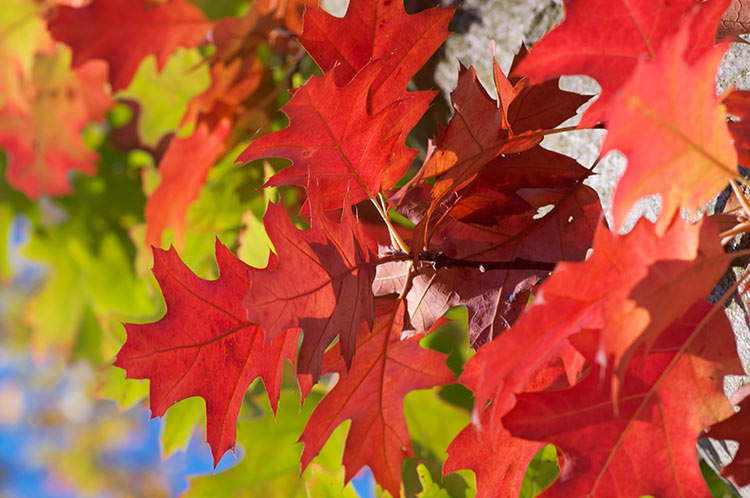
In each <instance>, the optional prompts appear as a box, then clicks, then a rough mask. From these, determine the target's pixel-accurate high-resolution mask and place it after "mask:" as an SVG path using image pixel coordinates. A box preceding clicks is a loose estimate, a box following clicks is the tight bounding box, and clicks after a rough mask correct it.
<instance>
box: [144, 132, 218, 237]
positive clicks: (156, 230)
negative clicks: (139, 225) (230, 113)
mask: <svg viewBox="0 0 750 498" xmlns="http://www.w3.org/2000/svg"><path fill="white" fill-rule="evenodd" d="M229 128H230V127H229V123H228V122H227V121H221V122H220V123H219V125H218V126H217V127H216V129H215V130H214V131H213V132H212V133H211V134H210V135H209V131H208V127H207V126H206V125H205V124H201V125H200V126H198V129H197V130H195V133H193V134H192V135H190V136H189V137H187V138H175V139H173V140H172V141H171V142H170V144H169V147H168V148H167V151H166V152H165V153H164V156H163V157H162V160H161V162H160V163H159V173H160V174H161V183H160V184H159V186H158V187H157V188H156V190H155V191H154V193H153V194H151V196H150V197H149V198H148V201H147V202H146V213H145V218H146V244H148V245H153V246H156V247H160V246H161V238H162V237H161V236H162V232H163V231H164V230H165V229H167V228H172V229H173V230H174V234H175V240H176V243H177V246H178V247H182V243H183V240H184V236H185V215H186V214H187V210H188V207H189V206H190V203H191V202H193V201H194V200H195V199H196V198H197V197H198V193H199V192H200V188H201V186H203V182H204V181H205V179H206V175H207V174H208V171H209V170H210V169H211V167H212V166H213V165H214V164H215V162H216V160H217V159H218V158H219V156H221V154H222V153H223V152H224V139H225V138H226V136H227V134H228V133H229Z"/></svg>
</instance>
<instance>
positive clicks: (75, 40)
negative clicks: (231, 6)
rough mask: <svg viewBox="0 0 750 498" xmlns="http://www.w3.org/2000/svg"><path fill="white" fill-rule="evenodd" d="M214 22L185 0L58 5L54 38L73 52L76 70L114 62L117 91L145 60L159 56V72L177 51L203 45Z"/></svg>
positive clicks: (52, 27) (111, 71) (111, 75)
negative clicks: (100, 61) (92, 62)
mask: <svg viewBox="0 0 750 498" xmlns="http://www.w3.org/2000/svg"><path fill="white" fill-rule="evenodd" d="M212 26H213V22H211V21H209V20H208V19H206V16H204V15H203V12H201V10H200V9H199V8H198V7H196V6H194V5H193V4H191V3H190V2H188V1H186V0H169V1H166V2H163V3H159V4H157V5H155V6H154V5H152V3H151V2H149V1H148V0H94V1H93V2H91V3H90V4H88V5H87V6H85V7H81V8H73V7H67V6H57V7H56V8H55V10H54V13H53V15H52V20H51V21H50V22H49V31H50V33H51V34H52V36H53V37H54V38H55V39H56V40H58V41H61V42H63V43H66V44H67V45H69V46H70V47H72V48H73V67H77V66H79V65H81V64H83V63H84V62H86V61H88V60H91V59H103V60H105V61H107V63H108V64H109V81H110V83H111V84H112V90H113V91H117V90H121V89H123V88H126V87H127V86H128V85H129V84H130V82H131V81H132V79H133V76H135V73H136V71H137V70H138V66H139V65H140V64H141V61H142V60H143V59H144V58H146V56H148V55H152V54H153V55H155V56H156V64H157V67H158V68H159V69H162V68H163V67H164V64H166V62H167V58H169V56H170V55H171V54H172V53H173V52H174V51H175V49H176V48H177V47H194V46H196V45H198V43H200V42H201V41H202V40H203V39H204V37H205V35H206V33H208V31H209V30H210V29H211V27H212Z"/></svg>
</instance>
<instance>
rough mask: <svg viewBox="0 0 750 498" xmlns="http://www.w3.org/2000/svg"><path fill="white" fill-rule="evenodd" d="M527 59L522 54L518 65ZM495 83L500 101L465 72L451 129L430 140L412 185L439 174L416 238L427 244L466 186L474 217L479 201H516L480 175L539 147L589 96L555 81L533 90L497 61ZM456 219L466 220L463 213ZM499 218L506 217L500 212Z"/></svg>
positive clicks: (465, 202) (455, 93)
mask: <svg viewBox="0 0 750 498" xmlns="http://www.w3.org/2000/svg"><path fill="white" fill-rule="evenodd" d="M524 57H525V52H524V51H523V50H522V51H520V52H519V54H518V55H517V56H516V59H515V61H514V65H516V64H518V63H519V61H521V60H522V59H523V58H524ZM494 78H495V86H496V89H497V100H493V99H492V98H491V97H490V96H489V95H488V94H487V92H486V91H485V90H484V87H483V86H482V84H481V83H480V82H479V80H478V79H477V77H476V74H475V72H474V69H473V68H470V69H469V70H466V69H464V68H461V71H460V74H459V80H458V85H457V86H456V89H455V90H454V91H453V93H452V94H451V100H452V102H453V108H454V111H455V112H454V115H453V117H452V118H451V121H450V122H449V124H448V126H447V127H446V128H445V129H444V130H442V131H441V132H440V133H439V135H438V136H437V137H436V138H435V139H434V140H433V141H431V143H430V146H429V147H428V153H427V158H426V160H425V163H424V165H423V167H422V169H421V171H420V173H419V174H418V175H417V177H415V180H413V181H412V182H411V183H415V182H416V180H418V179H420V178H422V177H429V176H435V175H439V176H438V178H437V180H436V182H435V185H434V187H433V189H432V196H433V198H434V200H433V201H432V203H431V205H430V207H429V209H428V210H427V216H425V217H424V219H423V220H422V221H421V223H419V224H418V226H417V230H416V232H417V236H416V238H417V239H418V240H419V238H420V237H421V238H422V240H423V245H425V244H426V243H427V242H429V240H427V239H428V238H429V237H427V238H425V236H428V234H429V232H428V228H430V230H434V227H429V223H430V221H431V219H432V217H433V215H434V214H435V213H436V212H438V211H441V209H442V208H443V207H444V206H442V205H443V204H444V202H445V201H446V199H447V198H448V197H449V195H450V194H452V193H454V192H455V191H457V190H460V189H462V188H463V187H465V186H466V185H470V186H471V187H472V190H470V192H471V196H472V199H463V197H464V196H465V195H466V193H467V192H466V191H465V192H463V193H461V194H460V198H461V199H462V203H463V206H464V207H469V211H470V212H478V211H481V210H482V209H481V207H480V206H479V205H472V204H474V203H476V201H479V204H484V205H485V208H488V207H489V208H491V207H493V206H492V205H493V204H494V205H496V204H497V202H498V201H499V202H500V203H501V204H507V203H508V201H513V200H514V199H515V200H518V198H517V196H516V197H514V196H512V195H511V197H510V198H509V199H502V196H503V194H505V193H508V192H507V191H506V192H503V191H498V190H497V189H495V188H492V187H491V186H489V185H488V184H487V182H486V181H481V180H480V179H478V178H477V176H478V175H480V174H481V173H482V171H484V170H486V169H488V168H490V165H491V164H494V162H497V161H502V158H504V157H505V156H506V155H508V154H511V153H514V152H516V153H517V152H522V151H525V150H528V149H532V148H534V147H535V146H537V145H538V144H539V142H541V140H542V138H543V136H542V135H541V134H540V133H538V129H540V128H553V127H555V126H557V125H559V124H560V123H561V122H562V121H564V120H565V119H568V118H569V117H571V116H573V115H575V112H576V109H577V108H578V107H579V106H580V105H581V104H583V103H584V102H586V100H588V97H586V96H581V95H578V94H574V93H570V92H565V91H562V90H560V89H559V88H558V87H557V83H558V82H557V80H552V81H549V82H547V83H543V84H541V85H535V86H532V85H529V84H528V80H526V79H524V78H518V77H513V78H512V79H511V80H509V79H508V78H506V77H505V75H504V74H503V73H502V71H501V70H500V67H499V66H498V64H497V62H495V63H494ZM485 180H486V179H485ZM502 183H503V182H502V181H501V182H500V184H502ZM505 183H508V182H505ZM467 190H468V189H467ZM523 204H524V203H523V202H522V203H521V204H520V205H517V206H516V212H518V210H519V209H520V210H521V211H523V210H524V208H523ZM453 207H455V206H453ZM453 207H452V208H451V209H453ZM453 215H454V216H456V215H458V217H462V215H461V213H453ZM496 216H502V214H501V213H496Z"/></svg>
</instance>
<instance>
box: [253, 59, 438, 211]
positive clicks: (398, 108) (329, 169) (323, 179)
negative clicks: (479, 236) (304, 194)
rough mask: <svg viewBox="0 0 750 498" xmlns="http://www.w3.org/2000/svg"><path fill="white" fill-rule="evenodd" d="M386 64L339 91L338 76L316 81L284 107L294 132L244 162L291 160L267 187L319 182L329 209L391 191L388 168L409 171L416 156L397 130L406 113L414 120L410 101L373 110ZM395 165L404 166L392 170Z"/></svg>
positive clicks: (281, 134)
mask: <svg viewBox="0 0 750 498" xmlns="http://www.w3.org/2000/svg"><path fill="white" fill-rule="evenodd" d="M386 63H387V58H384V59H379V60H378V61H374V62H373V63H371V64H368V65H367V66H366V67H365V68H364V69H363V70H362V71H360V72H359V73H357V75H356V76H355V77H354V79H352V80H351V82H349V83H348V84H347V85H346V86H344V87H342V88H339V87H338V86H336V83H335V82H334V72H333V71H329V72H328V73H326V74H325V75H323V76H322V77H313V78H310V80H309V81H308V82H307V84H305V85H304V86H303V87H301V88H299V89H297V90H296V91H295V92H294V95H293V96H292V99H291V100H290V101H289V103H288V104H287V105H286V106H284V112H285V113H286V114H287V116H289V122H290V123H289V127H287V128H285V129H283V130H281V131H278V132H276V133H272V134H270V135H266V136H263V137H261V138H259V139H257V140H254V141H253V142H252V143H251V144H250V146H249V147H248V148H247V149H246V150H245V151H244V152H243V153H242V154H241V155H240V157H239V160H241V161H245V162H247V161H252V160H254V159H259V158H262V157H269V156H273V157H286V158H289V159H291V160H292V162H293V164H292V166H290V167H288V168H286V169H284V170H282V171H281V172H279V173H277V174H276V175H275V176H273V177H272V178H271V179H270V180H269V181H268V182H267V183H266V186H278V185H301V186H306V185H307V184H308V183H309V179H310V178H313V179H314V181H315V182H317V184H318V186H319V190H320V196H321V199H322V202H323V207H324V208H325V209H338V208H341V205H342V199H344V198H345V197H348V199H349V200H350V202H351V203H352V204H356V203H357V202H359V201H362V200H364V199H368V198H374V197H375V196H376V195H377V194H378V192H379V191H380V189H381V187H382V188H390V187H391V186H392V184H390V185H389V184H383V182H382V176H383V170H384V169H385V168H386V166H388V167H390V168H395V169H398V170H400V171H402V172H403V170H405V168H406V167H408V165H409V164H410V163H411V159H412V158H413V157H414V156H415V155H416V151H415V150H413V149H410V148H408V147H406V145H405V144H404V143H403V141H401V138H400V137H401V131H402V130H400V129H399V127H398V126H395V125H394V123H399V122H401V123H402V124H403V119H404V115H403V111H404V110H405V109H406V112H407V115H408V116H409V119H411V117H413V116H411V111H410V110H409V109H410V108H408V105H409V102H410V100H409V98H406V99H405V100H401V101H398V102H394V103H393V104H391V105H389V106H387V107H386V108H384V109H382V110H380V111H379V112H378V113H376V114H370V112H369V111H368V107H369V105H368V101H369V98H368V96H369V95H370V92H371V87H372V84H373V81H374V80H375V78H377V77H378V74H380V72H381V70H382V67H383V66H384V64H386ZM425 108H426V107H425ZM417 119H418V116H417ZM414 122H416V120H415V121H414ZM413 124H414V123H412V125H413ZM405 159H408V161H406V160H405ZM394 161H396V162H398V163H399V165H398V166H394V165H393V164H390V165H389V162H390V163H393V162H394ZM394 181H395V180H394Z"/></svg>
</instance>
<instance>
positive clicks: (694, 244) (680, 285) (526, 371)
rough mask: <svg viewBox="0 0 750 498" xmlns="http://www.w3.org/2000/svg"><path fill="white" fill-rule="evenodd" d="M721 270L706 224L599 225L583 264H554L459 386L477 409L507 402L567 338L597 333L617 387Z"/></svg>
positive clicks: (714, 236)
mask: <svg viewBox="0 0 750 498" xmlns="http://www.w3.org/2000/svg"><path fill="white" fill-rule="evenodd" d="M727 264H728V259H727V257H726V255H725V253H724V250H723V248H722V246H721V244H720V243H719V239H718V230H717V228H716V226H715V225H714V224H713V223H711V222H710V221H708V220H701V221H700V222H698V223H697V224H690V223H688V222H686V221H685V220H683V219H682V218H680V217H679V216H676V217H675V219H674V221H673V222H672V225H671V227H670V228H669V229H668V230H667V231H666V232H665V234H664V235H663V236H661V237H659V236H658V235H657V234H656V233H655V228H654V225H652V224H651V223H650V222H648V221H645V220H642V221H640V222H639V223H638V224H637V225H636V226H635V228H634V229H633V231H631V232H630V233H628V234H627V235H617V234H614V233H612V232H610V231H609V230H607V229H606V228H604V226H603V225H600V226H599V229H598V231H597V234H596V237H595V239H594V245H593V253H592V254H591V256H590V257H589V259H587V260H586V261H584V262H580V263H565V262H563V263H559V264H558V265H557V267H556V268H555V271H554V273H553V274H552V276H551V277H550V278H549V279H547V280H546V281H545V282H544V283H543V284H542V285H541V286H540V288H539V289H538V290H535V292H534V301H533V302H532V305H531V306H530V307H529V308H527V309H526V311H525V313H524V314H523V315H521V317H520V318H519V320H518V321H517V322H516V323H515V324H514V325H513V326H512V327H511V328H510V329H509V330H507V331H506V332H504V333H503V334H501V335H500V337H498V338H497V339H495V340H494V341H492V342H491V343H489V344H487V345H485V346H483V347H482V348H480V349H479V351H478V353H477V354H476V355H475V356H474V357H472V358H471V359H470V360H469V361H468V363H467V364H466V370H465V371H464V374H463V376H462V379H463V378H468V379H473V381H472V384H474V385H475V386H476V389H475V396H476V400H477V401H476V406H477V407H482V406H483V405H484V403H485V401H486V400H487V399H488V398H495V399H507V398H508V397H510V396H512V393H514V392H521V391H522V390H523V388H524V385H525V382H526V381H527V379H528V378H529V376H530V375H531V374H532V373H533V372H535V371H536V370H538V368H539V367H540V365H543V364H544V363H546V362H547V361H548V358H550V357H551V356H552V355H554V354H555V353H556V352H557V351H558V349H559V348H560V347H562V346H563V345H565V344H567V338H568V337H570V336H571V335H573V334H575V333H577V332H580V331H581V330H587V329H602V330H603V332H602V334H601V338H600V340H601V343H600V344H599V348H598V351H597V361H598V362H599V363H600V364H602V365H604V364H609V363H612V364H613V365H614V371H615V372H616V373H617V377H613V378H612V384H613V385H617V381H618V379H619V380H621V379H622V378H623V375H624V368H625V367H626V366H627V364H628V359H629V358H630V356H632V354H633V351H634V350H635V349H636V348H637V347H638V346H639V344H640V343H646V345H647V347H648V346H650V345H651V344H652V343H653V341H654V340H656V339H657V337H658V336H659V334H661V333H662V331H664V330H665V329H666V328H667V327H668V326H669V325H670V324H671V323H672V322H673V321H674V320H675V319H676V318H678V317H680V316H681V315H683V314H684V313H685V312H686V311H687V309H688V308H689V306H690V305H691V303H693V302H695V301H696V299H703V298H705V296H706V295H708V292H709V291H710V290H711V288H712V287H713V283H714V282H715V281H716V280H718V278H719V277H720V276H721V275H722V274H723V273H724V271H725V270H726V267H727ZM572 289H575V292H571V290H572ZM529 351H534V352H536V353H537V354H534V355H530V354H528V352H529ZM612 357H614V360H612ZM493 404H494V403H493ZM495 406H496V409H497V407H501V408H502V407H507V404H503V403H496V404H495ZM499 416H502V413H499V414H497V415H496V416H494V417H493V420H498V419H499Z"/></svg>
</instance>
